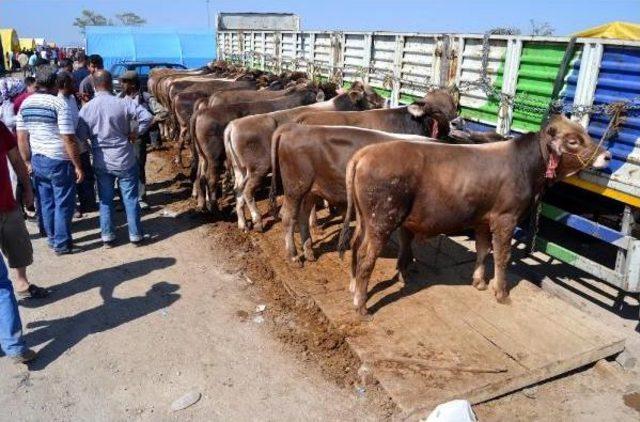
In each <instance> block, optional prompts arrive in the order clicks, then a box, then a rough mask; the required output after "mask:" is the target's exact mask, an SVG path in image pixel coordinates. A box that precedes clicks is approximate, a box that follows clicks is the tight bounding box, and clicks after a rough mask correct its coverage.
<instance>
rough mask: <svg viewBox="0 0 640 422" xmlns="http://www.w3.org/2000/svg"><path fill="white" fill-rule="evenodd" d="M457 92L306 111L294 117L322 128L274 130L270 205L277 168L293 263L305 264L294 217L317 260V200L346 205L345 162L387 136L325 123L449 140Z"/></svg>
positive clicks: (307, 255) (307, 250)
mask: <svg viewBox="0 0 640 422" xmlns="http://www.w3.org/2000/svg"><path fill="white" fill-rule="evenodd" d="M455 94H456V91H451V90H448V89H441V90H435V91H432V92H430V93H429V94H427V95H426V96H425V98H423V99H421V100H419V101H416V102H415V103H413V104H411V105H409V106H406V107H399V108H392V109H382V110H368V111H322V112H317V113H309V114H304V115H302V116H300V117H299V118H298V119H296V121H297V122H298V123H302V124H305V125H320V126H312V127H304V126H299V125H292V124H287V125H283V126H281V127H279V128H278V129H277V130H276V131H275V132H274V135H273V139H272V141H271V168H272V169H273V170H272V172H271V194H270V200H271V207H272V211H273V210H274V209H275V190H276V179H277V174H278V171H277V170H279V172H280V175H281V179H282V185H283V194H284V199H283V205H282V210H281V213H282V215H283V223H284V226H285V245H286V249H287V251H288V253H289V255H288V258H289V260H290V261H291V262H292V263H294V265H297V266H300V265H301V264H302V262H301V260H300V258H299V257H298V256H296V253H295V245H294V243H293V232H294V229H293V224H292V223H291V221H292V219H293V220H294V221H296V222H299V224H300V225H301V227H300V234H301V236H305V237H304V238H303V241H302V245H303V250H304V256H305V258H306V259H307V260H308V261H314V260H315V257H314V254H313V250H312V249H311V244H312V239H311V236H310V232H309V230H308V224H307V223H308V221H309V218H310V217H311V215H310V214H311V213H312V207H313V205H314V204H315V203H316V202H317V201H316V198H321V199H323V200H325V201H327V202H328V203H330V204H331V205H333V206H338V207H342V206H343V205H346V202H347V196H346V188H345V185H344V175H345V173H346V168H347V162H348V161H349V159H350V158H351V156H352V155H353V154H354V153H355V152H356V151H357V150H358V149H360V148H362V147H364V146H366V145H369V144H370V143H377V142H382V140H385V139H387V137H385V136H382V135H380V134H378V133H376V132H373V133H371V132H369V131H359V130H347V128H344V127H328V126H327V125H331V126H356V127H361V128H367V129H377V130H381V131H385V132H395V133H404V134H415V135H426V136H430V137H431V138H437V137H438V136H440V137H441V138H442V139H445V138H446V136H447V134H448V133H449V125H450V122H451V121H452V120H454V119H455V118H456V116H457V114H456V110H457V95H455ZM391 139H393V138H391ZM425 139H426V138H425ZM284 216H287V218H285V217H284Z"/></svg>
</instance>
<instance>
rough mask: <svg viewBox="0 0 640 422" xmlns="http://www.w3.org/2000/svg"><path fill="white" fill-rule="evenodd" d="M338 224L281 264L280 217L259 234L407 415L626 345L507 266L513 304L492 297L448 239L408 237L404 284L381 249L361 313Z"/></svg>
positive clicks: (537, 377) (282, 269) (489, 394)
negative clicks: (409, 262)
mask: <svg viewBox="0 0 640 422" xmlns="http://www.w3.org/2000/svg"><path fill="white" fill-rule="evenodd" d="M336 230H337V227H336V225H334V226H333V227H332V228H330V229H328V230H327V231H326V232H325V234H324V235H323V236H322V237H321V238H319V239H316V247H315V249H316V251H319V253H318V255H320V256H319V258H318V262H315V263H308V264H306V265H305V267H304V268H303V269H294V268H290V267H288V266H287V265H286V264H283V263H284V258H280V257H283V255H284V254H283V252H282V251H283V240H282V230H281V226H280V225H279V224H277V225H275V226H274V227H272V228H271V229H270V230H269V231H268V233H266V234H265V235H262V236H259V240H260V243H261V246H262V248H263V249H265V250H266V252H268V253H269V255H271V256H272V257H274V258H273V259H281V260H282V261H281V262H278V263H272V264H273V267H274V270H275V272H276V273H277V275H278V276H279V278H280V279H281V280H284V282H285V283H286V285H287V287H288V289H289V290H290V291H291V292H292V293H293V294H295V295H297V296H301V297H305V296H306V297H309V298H311V299H313V300H314V301H315V303H316V304H317V305H318V306H319V307H320V308H321V310H322V311H323V312H324V314H325V315H326V316H327V318H328V319H329V320H330V321H331V324H332V325H333V326H335V327H336V329H339V330H343V331H344V332H345V333H346V334H347V338H348V342H349V344H350V345H351V347H352V349H353V351H354V352H355V353H356V354H357V355H358V356H359V357H360V359H361V361H362V362H363V363H364V364H365V365H367V366H369V367H370V368H371V369H372V371H373V374H374V376H375V377H376V378H377V379H378V380H379V382H380V384H381V385H382V386H383V387H384V388H385V389H386V390H387V392H388V393H389V395H390V396H391V397H392V398H393V400H394V401H395V402H396V404H397V405H398V406H399V407H400V408H401V409H402V410H403V411H404V412H406V414H411V413H416V414H417V413H420V414H422V415H424V414H426V412H428V411H429V410H430V409H432V408H433V407H435V406H436V405H438V404H439V403H442V402H446V401H449V400H452V399H456V398H464V399H467V400H469V401H471V403H474V404H475V403H480V402H483V401H486V400H490V399H492V398H495V397H498V396H501V395H504V394H506V393H509V392H512V391H514V390H517V389H520V388H523V387H526V386H528V385H531V384H534V383H537V382H540V381H543V380H546V379H549V378H552V377H555V376H557V375H561V374H563V373H565V372H568V371H571V370H573V369H576V368H579V367H582V366H584V365H587V364H589V363H592V362H595V361H597V360H599V359H601V358H605V357H608V356H611V355H613V354H616V353H618V352H620V351H622V350H623V348H624V340H623V339H622V338H619V337H617V336H615V335H612V334H611V333H609V332H608V330H607V327H605V326H603V325H601V324H600V323H599V322H597V321H595V320H594V319H592V318H591V317H589V316H587V315H586V314H584V313H583V312H581V311H579V310H577V309H575V308H573V307H571V306H570V305H568V304H566V303H565V302H563V301H561V300H560V299H557V298H555V297H553V296H551V295H549V294H548V293H546V292H544V291H542V290H541V289H539V288H538V287H537V286H535V285H533V284H532V283H530V282H528V281H526V280H524V279H521V278H519V277H517V276H515V275H514V274H511V273H510V274H509V278H510V282H511V284H512V286H513V288H512V290H511V303H510V304H508V305H500V304H498V303H496V301H495V300H494V298H493V295H492V294H491V293H490V292H489V291H483V292H480V291H477V290H476V289H474V288H473V287H472V286H471V285H470V279H471V273H472V260H473V257H474V254H473V253H472V252H471V251H469V249H467V248H466V247H465V246H463V245H462V244H461V243H459V242H454V241H452V240H449V239H447V238H444V239H442V240H440V241H435V240H432V241H430V243H429V244H427V245H424V244H423V245H414V250H415V251H416V252H419V253H417V255H418V262H417V263H415V264H414V266H413V270H415V271H414V272H413V273H412V275H411V277H410V280H409V282H408V283H407V285H406V286H403V285H402V284H401V283H400V282H397V281H396V278H395V270H394V268H395V256H396V254H395V251H394V250H393V248H391V247H390V248H388V250H387V251H385V255H384V256H385V257H383V258H381V259H380V260H378V262H377V264H376V269H375V271H374V273H373V276H372V282H371V284H370V286H369V291H370V292H372V294H370V297H369V300H368V302H367V306H368V308H369V309H370V310H372V312H373V317H372V319H371V320H370V321H363V320H361V319H360V318H359V317H357V316H356V315H355V312H354V311H353V308H352V305H351V298H352V297H351V295H350V293H349V292H348V289H347V287H348V272H347V263H348V262H349V261H348V254H347V256H346V257H345V260H344V261H341V260H339V259H338V257H337V254H336V253H335V252H333V250H334V246H335V237H336ZM460 239H463V238H460ZM436 242H440V247H439V248H438V250H439V252H436V249H434V246H435V245H436V244H437V243H436ZM466 243H467V244H468V243H469V242H466ZM432 245H433V246H432ZM323 251H325V252H324V253H323ZM491 273H492V269H491V268H489V274H491Z"/></svg>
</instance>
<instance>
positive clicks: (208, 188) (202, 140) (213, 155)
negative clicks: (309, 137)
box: [192, 83, 325, 211]
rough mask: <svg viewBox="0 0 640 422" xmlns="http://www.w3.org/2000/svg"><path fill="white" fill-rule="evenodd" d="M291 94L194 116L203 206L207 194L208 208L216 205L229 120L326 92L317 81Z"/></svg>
mask: <svg viewBox="0 0 640 422" xmlns="http://www.w3.org/2000/svg"><path fill="white" fill-rule="evenodd" d="M287 94H288V95H285V96H283V97H280V98H274V99H271V100H265V101H256V102H252V103H237V104H226V105H220V106H214V107H206V108H203V109H200V110H198V112H197V113H196V114H195V115H194V118H193V119H192V123H193V129H192V132H193V134H194V141H195V142H194V143H195V145H196V152H197V154H198V161H197V162H198V169H197V173H196V179H195V181H194V191H195V193H196V196H197V198H198V205H197V206H198V208H199V209H204V207H205V196H207V197H208V198H209V201H208V203H207V204H206V205H207V207H208V209H209V210H210V211H211V210H213V209H214V208H215V202H216V197H215V192H216V185H217V182H218V177H219V175H220V173H221V171H222V167H223V164H224V161H225V159H226V157H225V153H224V142H223V134H224V129H225V128H226V127H227V124H228V123H229V122H231V121H232V120H234V119H238V118H241V117H244V116H249V115H252V114H259V113H269V112H272V111H276V110H284V109H289V108H293V107H298V106H303V105H307V104H313V103H315V102H317V101H323V100H324V98H325V93H324V91H323V90H322V89H319V88H318V86H317V85H316V84H314V83H309V84H307V85H302V84H301V85H298V86H296V87H295V88H294V90H293V92H291V93H287ZM205 194H206V195H205Z"/></svg>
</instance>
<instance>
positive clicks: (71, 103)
mask: <svg viewBox="0 0 640 422" xmlns="http://www.w3.org/2000/svg"><path fill="white" fill-rule="evenodd" d="M58 98H60V99H61V100H62V101H64V102H65V103H67V106H68V107H69V112H70V113H71V120H72V121H73V129H74V130H77V129H78V119H79V117H78V115H79V114H80V110H78V103H77V102H76V97H75V96H74V95H69V96H68V97H65V96H64V95H63V94H62V93H61V92H59V93H58ZM76 140H77V141H78V148H79V151H78V152H79V153H80V154H84V153H85V152H87V151H89V143H88V142H87V141H81V140H80V139H79V138H76Z"/></svg>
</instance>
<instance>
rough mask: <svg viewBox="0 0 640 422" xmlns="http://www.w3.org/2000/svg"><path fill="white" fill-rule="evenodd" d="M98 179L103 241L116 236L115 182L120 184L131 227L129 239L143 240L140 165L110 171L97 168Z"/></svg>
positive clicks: (113, 238) (110, 239)
mask: <svg viewBox="0 0 640 422" xmlns="http://www.w3.org/2000/svg"><path fill="white" fill-rule="evenodd" d="M95 172H96V179H97V181H98V197H99V199H100V231H101V232H102V241H103V242H112V241H114V240H115V238H116V234H115V229H114V226H113V218H112V216H113V213H114V209H113V197H114V195H115V182H116V180H117V181H118V185H119V186H120V195H121V198H122V202H123V205H124V210H125V212H126V214H127V226H128V228H129V240H130V241H132V242H139V241H141V240H142V236H143V232H142V223H141V222H140V204H139V203H138V182H139V177H138V166H137V165H134V166H133V167H131V168H130V169H128V170H123V171H108V170H105V169H100V168H96V169H95Z"/></svg>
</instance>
